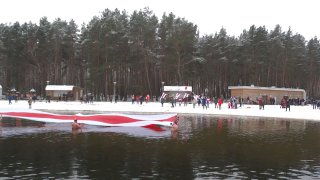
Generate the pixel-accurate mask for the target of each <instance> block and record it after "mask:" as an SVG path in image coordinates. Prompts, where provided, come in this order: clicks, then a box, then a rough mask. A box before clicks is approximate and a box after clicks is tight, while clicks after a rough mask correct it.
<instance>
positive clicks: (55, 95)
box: [46, 87, 82, 101]
mask: <svg viewBox="0 0 320 180" xmlns="http://www.w3.org/2000/svg"><path fill="white" fill-rule="evenodd" d="M68 92H71V93H72V97H69V98H68V100H71V101H78V100H80V98H81V96H82V90H81V88H79V87H74V88H73V90H72V91H59V90H56V91H54V90H47V91H46V93H47V95H49V96H50V97H51V99H52V100H58V99H59V95H61V97H62V95H63V94H68Z"/></svg>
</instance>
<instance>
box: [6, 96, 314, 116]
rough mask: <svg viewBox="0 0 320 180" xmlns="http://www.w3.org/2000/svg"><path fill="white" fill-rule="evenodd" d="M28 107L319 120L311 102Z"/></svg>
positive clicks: (23, 106) (18, 107)
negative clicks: (284, 105) (285, 104)
mask: <svg viewBox="0 0 320 180" xmlns="http://www.w3.org/2000/svg"><path fill="white" fill-rule="evenodd" d="M28 109H29V105H28V103H27V101H25V100H20V101H18V102H14V101H13V102H12V104H10V105H9V103H8V101H4V100H1V101H0V111H2V112H3V111H8V112H9V111H11V112H12V111H28ZM32 109H36V110H42V111H69V112H75V113H76V112H77V113H78V112H79V111H81V112H82V113H83V114H86V112H88V113H89V112H90V113H92V112H96V113H108V112H110V113H111V112H118V113H121V112H123V113H127V114H128V113H141V114H143V113H156V114H157V113H166V114H168V113H178V114H202V115H217V116H219V115H222V116H230V115H231V116H253V117H268V118H287V119H305V120H317V121H320V110H319V109H316V110H314V109H312V106H310V105H307V106H291V111H290V112H289V111H288V112H286V110H285V109H281V108H280V105H265V107H264V110H259V106H258V105H244V107H240V108H238V109H228V107H227V104H226V103H224V104H223V105H222V109H221V110H219V109H215V108H214V104H210V107H209V108H208V109H203V108H202V107H201V106H200V107H198V105H197V106H196V108H193V106H192V104H188V106H184V105H183V104H182V105H181V106H179V105H178V104H177V106H176V107H174V108H171V104H170V103H165V104H164V106H163V107H161V104H160V103H159V102H150V103H147V104H146V103H143V104H142V105H140V104H132V103H131V102H118V103H110V102H93V104H84V103H80V102H75V101H73V102H63V101H60V102H56V101H51V103H46V102H45V101H42V102H39V101H37V102H35V103H33V104H32Z"/></svg>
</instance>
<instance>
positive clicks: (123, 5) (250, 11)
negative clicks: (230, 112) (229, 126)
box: [0, 0, 320, 40]
mask: <svg viewBox="0 0 320 180" xmlns="http://www.w3.org/2000/svg"><path fill="white" fill-rule="evenodd" d="M319 5H320V1H319V0H1V3H0V23H13V22H16V21H18V22H20V23H24V22H29V21H31V22H33V23H37V24H38V22H39V20H40V18H41V17H44V16H46V17H48V19H49V21H50V22H52V21H53V20H54V19H56V18H58V17H60V18H61V19H62V20H66V21H70V20H71V19H74V20H75V21H76V23H77V24H79V25H81V24H82V23H88V22H89V21H90V20H91V19H92V17H93V16H99V15H100V14H101V12H102V11H103V10H104V9H107V8H108V9H111V10H114V9H115V8H118V9H119V10H124V9H125V10H126V11H127V12H128V13H129V14H131V13H132V12H133V11H134V10H140V9H143V8H144V7H149V8H150V10H152V11H153V12H154V13H155V14H156V15H157V17H158V18H159V19H160V18H161V16H162V14H163V13H164V12H167V13H169V12H173V14H175V15H176V16H178V17H184V18H185V19H187V20H188V21H189V22H192V23H194V24H196V25H198V29H199V31H200V34H201V35H203V34H214V33H215V32H218V31H219V30H220V29H221V27H224V28H226V30H227V33H228V34H229V35H231V36H233V35H234V36H239V35H240V34H241V33H242V31H243V30H244V29H247V30H248V29H249V27H250V26H251V25H256V26H262V25H265V26H266V28H267V29H268V30H269V31H270V30H272V29H273V28H274V27H275V25H276V24H280V26H281V27H282V30H283V31H287V30H288V27H289V26H290V27H291V29H292V31H293V33H300V34H302V35H303V36H304V37H305V38H306V40H309V39H311V38H313V37H314V36H317V37H320V18H319V17H320V6H319Z"/></svg>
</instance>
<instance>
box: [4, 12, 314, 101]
mask: <svg viewBox="0 0 320 180" xmlns="http://www.w3.org/2000/svg"><path fill="white" fill-rule="evenodd" d="M208 21H214V18H208ZM0 69H1V71H0V84H1V85H2V87H3V91H4V92H6V91H9V90H10V89H11V88H15V89H17V90H18V91H21V92H28V91H29V90H30V89H31V88H34V89H35V90H36V91H37V93H38V94H40V95H44V93H45V91H44V89H45V86H46V84H47V83H50V84H57V85H62V84H65V85H76V86H80V87H82V88H84V90H85V92H87V93H89V92H90V93H93V94H95V95H97V96H100V95H101V94H102V95H110V94H113V86H114V83H113V82H117V83H116V91H117V94H119V95H120V96H121V97H123V96H127V95H130V94H132V93H133V94H137V95H138V94H150V95H151V96H158V95H159V93H160V89H161V86H162V83H161V82H164V85H181V86H186V85H188V86H192V87H193V90H194V92H195V93H199V94H200V93H203V92H204V91H205V89H208V94H209V95H210V96H220V95H223V96H227V93H228V86H229V85H251V84H254V85H255V86H267V87H269V86H276V87H288V88H303V89H306V91H307V95H308V96H309V97H320V91H319V90H320V44H319V40H318V39H317V37H314V38H312V39H310V40H306V39H305V38H304V37H303V36H302V35H300V34H298V33H296V34H293V32H292V30H291V29H290V28H289V29H288V30H286V31H283V30H282V28H281V26H280V25H276V26H275V27H274V29H272V30H267V29H266V28H265V27H264V26H260V27H256V26H254V25H252V26H251V27H249V29H245V30H243V32H242V33H241V34H240V35H239V36H238V37H234V36H230V35H228V34H227V30H226V29H224V28H221V30H220V31H219V32H216V33H213V34H211V35H204V36H201V37H200V36H199V29H198V27H197V25H195V24H194V23H192V22H189V21H188V20H186V19H184V18H180V17H176V16H175V15H174V14H173V13H170V14H163V16H162V17H161V19H159V18H158V17H157V16H155V14H154V13H153V12H152V11H151V10H150V9H148V8H145V9H142V10H139V11H134V12H133V13H132V14H131V15H129V14H128V13H127V12H126V11H119V10H117V9H115V10H109V9H106V10H104V11H103V12H102V13H101V14H100V15H99V16H95V17H93V18H92V20H91V21H90V22H89V23H88V24H83V25H81V27H78V25H77V24H76V23H75V22H74V21H73V20H71V21H70V22H66V21H64V20H61V19H59V18H58V19H56V20H54V21H53V22H49V21H48V19H47V18H46V17H42V18H41V19H40V21H39V23H38V24H34V23H32V22H29V23H24V24H19V22H15V23H12V24H0Z"/></svg>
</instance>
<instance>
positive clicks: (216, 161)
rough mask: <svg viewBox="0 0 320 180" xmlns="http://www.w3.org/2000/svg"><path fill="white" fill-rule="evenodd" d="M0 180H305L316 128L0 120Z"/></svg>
mask: <svg viewBox="0 0 320 180" xmlns="http://www.w3.org/2000/svg"><path fill="white" fill-rule="evenodd" d="M0 123H1V127H0V128H1V129H0V130H1V131H0V132H1V134H0V169H1V170H0V179H5V178H16V179H20V178H21V179H23V178H24V179H49V178H54V179H101V178H103V179H132V178H140V179H146V178H149V179H203V178H210V179H221V178H234V179H242V178H250V179H251V178H255V179H267V178H272V179H292V178H299V179H310V178H319V177H320V166H319V164H320V153H319V149H320V143H319V138H320V123H318V122H312V121H302V120H301V121H300V120H286V119H260V118H230V117H213V116H180V122H179V129H178V131H171V130H170V129H165V130H164V131H155V130H153V129H146V128H139V127H137V128H133V127H118V128H117V127H114V128H105V127H97V126H86V127H85V128H84V129H83V130H82V131H77V132H73V131H72V130H71V125H70V124H50V123H47V124H43V123H42V124H39V123H38V122H32V121H25V120H18V123H17V120H16V119H3V120H2V121H0Z"/></svg>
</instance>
